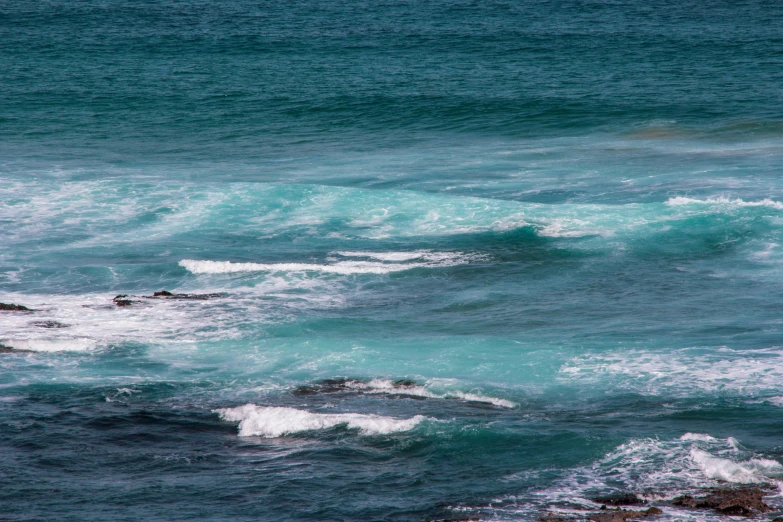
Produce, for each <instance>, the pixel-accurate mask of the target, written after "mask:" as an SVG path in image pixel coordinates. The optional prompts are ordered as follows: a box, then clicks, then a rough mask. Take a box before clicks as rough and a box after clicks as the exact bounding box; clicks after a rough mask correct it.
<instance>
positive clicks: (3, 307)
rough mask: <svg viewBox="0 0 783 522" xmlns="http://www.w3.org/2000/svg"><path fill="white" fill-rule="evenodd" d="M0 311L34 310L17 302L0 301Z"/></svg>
mask: <svg viewBox="0 0 783 522" xmlns="http://www.w3.org/2000/svg"><path fill="white" fill-rule="evenodd" d="M0 311H2V312H34V311H35V310H32V309H30V308H27V307H26V306H22V305H18V304H11V303H0Z"/></svg>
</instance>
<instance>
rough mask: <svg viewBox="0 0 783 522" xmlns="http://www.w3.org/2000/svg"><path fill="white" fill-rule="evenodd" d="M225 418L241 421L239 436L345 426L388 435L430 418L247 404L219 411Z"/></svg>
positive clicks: (268, 434)
mask: <svg viewBox="0 0 783 522" xmlns="http://www.w3.org/2000/svg"><path fill="white" fill-rule="evenodd" d="M215 412H217V413H218V414H220V418H221V419H223V420H225V421H230V422H239V436H240V437H251V436H260V437H266V438H274V437H281V436H283V435H288V434H292V433H299V432H303V431H313V430H326V429H330V428H334V427H336V426H340V425H344V426H346V427H347V428H349V429H358V430H359V432H360V433H362V434H364V435H384V434H387V433H394V432H399V431H409V430H411V429H413V428H414V427H416V426H417V425H418V424H419V423H420V422H422V421H423V420H425V419H427V417H424V416H423V415H416V416H415V417H411V418H410V419H395V418H392V417H383V416H381V415H369V414H361V413H312V412H309V411H306V410H297V409H295V408H286V407H279V406H257V405H255V404H245V405H243V406H237V407H236V408H222V409H218V410H215Z"/></svg>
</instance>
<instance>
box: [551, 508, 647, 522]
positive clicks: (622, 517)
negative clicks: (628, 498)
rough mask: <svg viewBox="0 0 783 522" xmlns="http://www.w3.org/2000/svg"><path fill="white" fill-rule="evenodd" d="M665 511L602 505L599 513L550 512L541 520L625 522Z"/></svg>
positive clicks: (553, 521) (560, 521)
mask: <svg viewBox="0 0 783 522" xmlns="http://www.w3.org/2000/svg"><path fill="white" fill-rule="evenodd" d="M661 513H663V511H661V510H660V509H658V508H656V507H651V508H648V509H645V510H643V511H635V510H631V509H620V508H616V509H606V506H601V511H600V512H598V513H587V514H585V515H578V516H562V515H555V514H553V513H551V512H550V513H548V514H547V515H545V516H543V517H540V518H539V519H538V520H539V522H571V521H576V520H592V521H593V522H625V521H626V520H640V519H643V518H647V517H650V516H653V515H660V514H661Z"/></svg>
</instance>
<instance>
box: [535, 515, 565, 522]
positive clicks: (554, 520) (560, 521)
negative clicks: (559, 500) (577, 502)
mask: <svg viewBox="0 0 783 522" xmlns="http://www.w3.org/2000/svg"><path fill="white" fill-rule="evenodd" d="M567 520H569V519H567V518H563V517H559V516H557V515H555V514H554V513H547V514H546V515H545V516H543V517H539V518H538V522H566V521H567Z"/></svg>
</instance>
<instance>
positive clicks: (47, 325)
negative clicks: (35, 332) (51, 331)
mask: <svg viewBox="0 0 783 522" xmlns="http://www.w3.org/2000/svg"><path fill="white" fill-rule="evenodd" d="M30 325H31V326H37V327H38V328H68V326H69V325H67V324H63V323H58V322H57V321H34V322H32V323H30Z"/></svg>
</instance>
